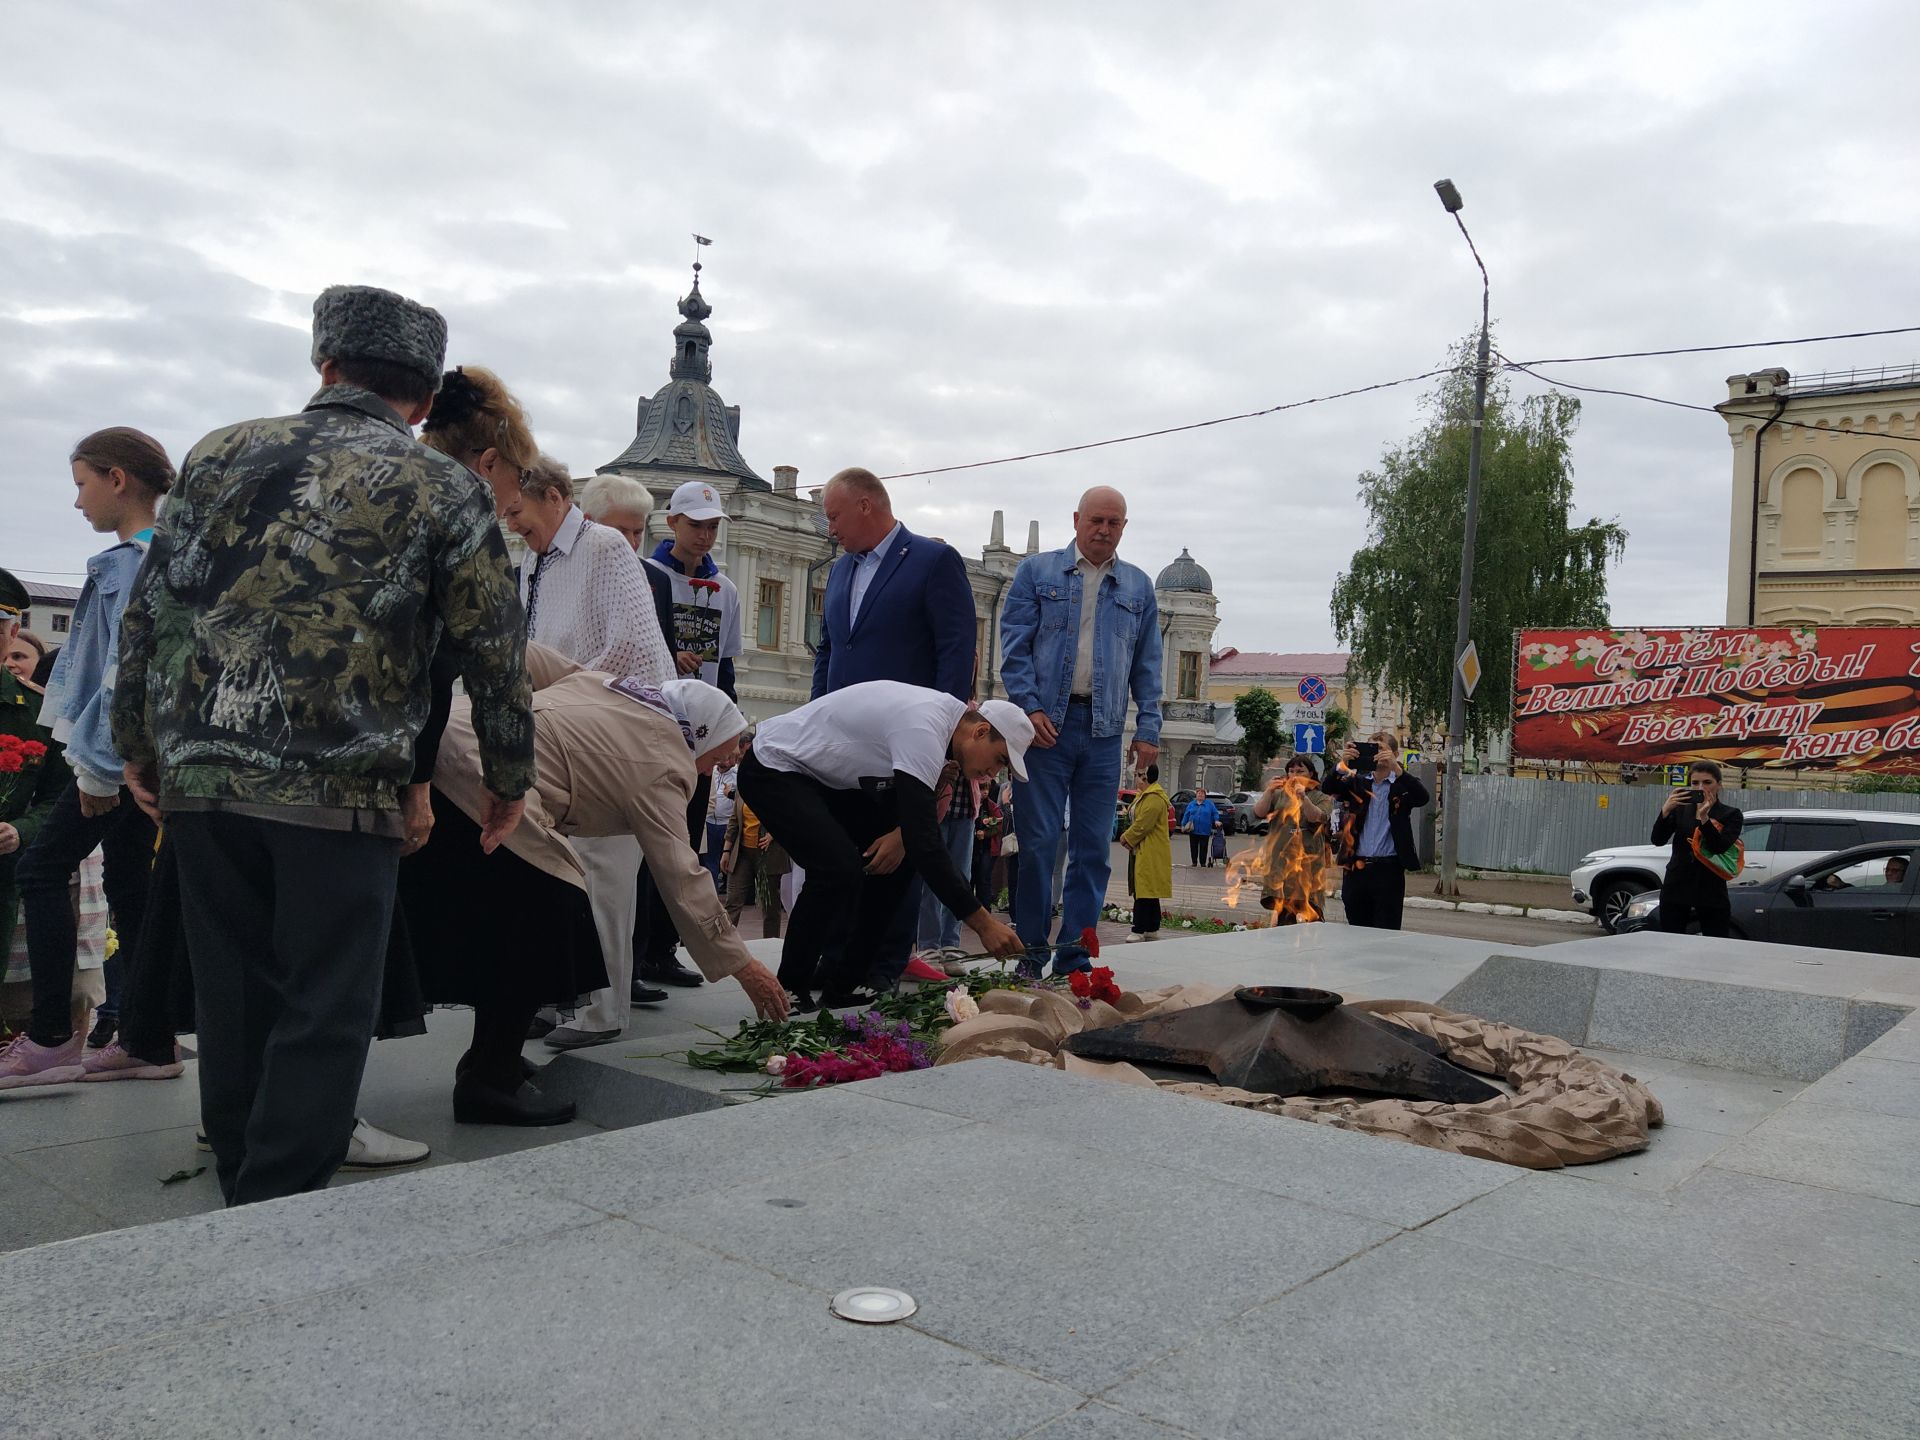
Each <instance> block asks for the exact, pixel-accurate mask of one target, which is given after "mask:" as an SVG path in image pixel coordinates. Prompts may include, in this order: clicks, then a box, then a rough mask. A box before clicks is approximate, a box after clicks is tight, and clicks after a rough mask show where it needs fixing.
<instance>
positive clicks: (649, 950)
mask: <svg viewBox="0 0 1920 1440" xmlns="http://www.w3.org/2000/svg"><path fill="white" fill-rule="evenodd" d="M712 793H713V777H712V776H711V775H702V776H701V777H700V778H699V780H698V782H697V783H696V784H695V785H694V787H693V799H691V800H689V801H688V802H687V843H688V844H690V845H692V846H693V853H694V854H696V855H698V854H699V853H700V845H701V842H702V841H704V840H705V839H706V835H707V800H708V798H709V797H710V796H711V795H712ZM638 884H639V886H640V893H639V895H638V896H637V897H636V898H637V899H638V901H639V903H638V904H637V905H635V906H634V911H633V974H634V978H635V979H636V980H644V979H645V978H646V976H647V973H648V972H649V971H652V972H655V973H658V972H659V971H662V970H668V969H671V968H672V967H673V960H674V956H673V952H674V951H675V950H676V949H678V948H679V946H680V932H679V930H678V929H676V928H675V926H674V923H673V912H671V911H670V910H668V909H667V902H666V899H665V898H664V897H663V896H662V895H661V894H660V887H659V886H657V885H655V884H654V883H653V876H652V875H650V874H648V873H647V867H646V864H645V863H644V862H642V864H641V866H640V879H639V881H638Z"/></svg>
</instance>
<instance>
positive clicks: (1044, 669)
mask: <svg viewBox="0 0 1920 1440" xmlns="http://www.w3.org/2000/svg"><path fill="white" fill-rule="evenodd" d="M1074 553H1075V552H1074V550H1073V548H1072V547H1071V546H1069V547H1068V548H1066V549H1065V550H1050V551H1047V552H1046V553H1044V554H1040V555H1029V556H1028V557H1027V558H1026V559H1025V560H1022V561H1021V562H1020V568H1019V570H1018V571H1016V572H1015V574H1014V577H1013V584H1012V586H1011V587H1010V588H1009V589H1008V591H1007V603H1006V607H1005V608H1004V609H1003V610H1002V611H1001V612H1000V649H1001V654H1002V657H1003V658H1002V659H1001V662H1000V683H1001V684H1002V685H1004V686H1005V687H1006V690H1007V697H1008V698H1009V699H1010V700H1012V701H1013V703H1014V704H1016V705H1018V706H1019V707H1020V708H1021V709H1022V710H1025V711H1027V712H1028V713H1032V712H1033V711H1035V710H1043V711H1045V712H1046V715H1047V718H1048V719H1049V720H1051V721H1053V723H1054V724H1055V725H1056V726H1058V725H1060V724H1063V723H1064V722H1065V720H1066V718H1067V695H1068V691H1069V689H1070V688H1071V687H1072V685H1073V661H1074V647H1075V645H1076V644H1077V642H1078V641H1079V638H1080V601H1081V588H1082V579H1081V575H1080V572H1079V571H1078V570H1077V569H1075V568H1074ZM1096 603H1097V604H1098V605H1099V607H1100V608H1099V609H1098V611H1096V612H1095V614H1094V619H1093V645H1094V655H1093V694H1092V697H1091V698H1092V701H1093V733H1094V735H1095V736H1098V737H1105V736H1109V735H1123V734H1125V733H1126V728H1127V701H1128V699H1129V698H1131V699H1132V700H1133V701H1134V702H1135V703H1137V704H1138V705H1139V707H1140V714H1139V718H1138V720H1137V721H1136V723H1135V727H1134V730H1135V738H1136V739H1138V740H1141V741H1143V742H1144V743H1146V744H1148V745H1158V744H1159V743H1160V605H1159V602H1158V601H1157V600H1155V599H1154V594H1153V582H1152V581H1151V580H1149V579H1147V573H1146V571H1144V570H1142V569H1141V568H1140V567H1139V566H1137V565H1129V564H1128V563H1127V562H1126V561H1124V560H1120V559H1115V561H1114V562H1113V569H1112V571H1111V572H1110V573H1109V574H1108V575H1107V577H1106V579H1105V580H1104V581H1103V582H1102V583H1101V586H1100V595H1099V599H1098V601H1097V602H1096Z"/></svg>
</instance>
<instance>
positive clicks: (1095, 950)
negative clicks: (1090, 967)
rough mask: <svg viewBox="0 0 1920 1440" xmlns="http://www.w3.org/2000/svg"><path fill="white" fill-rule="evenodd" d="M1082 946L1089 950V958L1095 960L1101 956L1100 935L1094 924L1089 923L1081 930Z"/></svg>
mask: <svg viewBox="0 0 1920 1440" xmlns="http://www.w3.org/2000/svg"><path fill="white" fill-rule="evenodd" d="M1080 946H1081V948H1082V949H1083V950H1085V951H1086V952H1087V955H1088V957H1089V958H1091V959H1094V960H1098V959H1099V958H1100V935H1099V932H1098V931H1096V930H1095V929H1094V928H1093V926H1091V925H1089V926H1088V927H1087V928H1086V929H1084V930H1082V931H1081V932H1080Z"/></svg>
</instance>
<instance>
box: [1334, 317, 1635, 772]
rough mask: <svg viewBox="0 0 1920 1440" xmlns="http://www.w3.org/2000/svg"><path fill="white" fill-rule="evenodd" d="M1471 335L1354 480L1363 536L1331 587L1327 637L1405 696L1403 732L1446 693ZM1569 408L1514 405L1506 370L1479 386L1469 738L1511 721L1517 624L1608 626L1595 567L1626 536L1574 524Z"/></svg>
mask: <svg viewBox="0 0 1920 1440" xmlns="http://www.w3.org/2000/svg"><path fill="white" fill-rule="evenodd" d="M1477 338H1478V337H1477V336H1470V337H1468V338H1467V339H1466V340H1464V341H1462V342H1461V343H1460V344H1459V345H1457V346H1456V347H1455V348H1454V351H1453V355H1452V360H1453V369H1452V371H1451V372H1450V373H1449V374H1448V375H1447V376H1446V377H1445V378H1444V379H1442V380H1441V382H1440V384H1439V386H1438V387H1437V388H1436V389H1435V390H1434V391H1433V392H1432V393H1431V394H1429V395H1428V396H1427V397H1426V401H1425V406H1424V408H1425V409H1426V411H1427V412H1428V418H1427V420H1426V423H1425V424H1424V425H1422V426H1421V428H1420V429H1419V430H1417V431H1416V432H1415V433H1414V434H1413V435H1412V436H1410V437H1409V438H1408V439H1407V440H1406V441H1405V442H1403V443H1402V444H1400V445H1398V446H1395V447H1394V448H1392V449H1390V450H1388V451H1387V452H1386V454H1385V455H1384V456H1382V457H1381V462H1380V468H1379V469H1378V470H1371V471H1368V472H1367V473H1366V474H1364V475H1362V476H1361V477H1360V482H1359V483H1360V498H1361V500H1362V501H1363V502H1364V503H1365V505H1366V507H1367V517H1368V524H1367V535H1368V539H1367V544H1366V545H1364V546H1362V547H1361V548H1360V549H1359V550H1357V551H1355V552H1354V556H1353V559H1352V561H1351V563H1350V564H1349V566H1348V569H1347V571H1346V573H1345V574H1343V575H1341V576H1340V578H1339V579H1338V580H1337V581H1336V582H1335V584H1334V587H1333V607H1332V608H1333V625H1334V633H1335V634H1336V635H1337V636H1339V638H1340V640H1341V642H1342V643H1343V644H1345V645H1346V646H1347V647H1348V648H1349V650H1350V651H1351V652H1352V655H1353V662H1352V663H1353V666H1354V669H1355V673H1356V675H1357V676H1358V678H1360V679H1361V680H1363V681H1364V682H1365V683H1367V684H1369V685H1371V686H1373V687H1374V689H1375V690H1376V691H1377V692H1380V693H1383V694H1386V695H1391V696H1394V697H1395V698H1399V699H1404V700H1405V701H1406V702H1407V708H1408V711H1409V714H1408V722H1409V728H1410V729H1411V730H1412V731H1413V732H1414V733H1415V734H1419V733H1420V732H1422V731H1425V730H1433V729H1441V730H1444V729H1445V727H1446V722H1447V708H1448V702H1449V699H1450V698H1451V691H1452V684H1453V675H1452V666H1453V645H1454V626H1455V622H1456V613H1455V612H1456V609H1457V607H1458V603H1459V596H1460V539H1461V535H1462V533H1463V531H1464V529H1465V524H1466V494H1467V451H1468V446H1469V440H1470V431H1471V428H1472V427H1471V425H1470V424H1469V421H1470V419H1471V416H1472V411H1473V364H1474V351H1475V349H1476V345H1477ZM1579 416H1580V402H1579V401H1578V400H1576V399H1574V398H1572V397H1571V396H1568V395H1563V394H1561V393H1560V392H1559V391H1557V390H1550V391H1548V392H1547V393H1546V394H1544V395H1533V396H1529V397H1527V398H1526V399H1524V400H1519V401H1515V400H1514V399H1513V398H1512V397H1511V395H1510V394H1509V388H1508V384H1507V381H1506V378H1505V377H1504V376H1502V375H1498V374H1496V375H1495V376H1494V377H1493V378H1492V380H1491V381H1490V383H1489V384H1488V387H1487V417H1486V431H1485V440H1484V443H1483V447H1482V452H1481V463H1480V518H1479V527H1478V530H1477V532H1476V536H1475V544H1474V572H1473V574H1474V580H1473V611H1472V620H1471V630H1470V633H1471V634H1472V636H1473V638H1474V640H1475V641H1476V642H1478V645H1479V649H1480V663H1481V664H1482V665H1483V666H1484V667H1485V673H1484V674H1483V675H1482V676H1481V679H1480V684H1479V688H1478V689H1477V690H1476V691H1475V697H1474V699H1473V701H1472V702H1471V703H1469V705H1468V707H1467V729H1468V732H1469V734H1470V736H1471V738H1472V739H1473V741H1474V743H1475V744H1476V745H1480V746H1484V745H1485V744H1486V743H1487V741H1488V740H1489V739H1490V738H1492V737H1493V736H1494V735H1496V734H1499V733H1501V732H1503V731H1505V729H1506V728H1507V725H1508V723H1509V716H1510V711H1511V701H1512V694H1513V689H1512V687H1513V653H1512V652H1513V644H1512V635H1513V632H1514V631H1515V630H1516V629H1518V628H1520V627H1521V626H1579V625H1604V624H1606V622H1607V565H1608V563H1609V562H1610V561H1617V560H1619V559H1620V557H1621V555H1622V554H1623V553H1624V552H1625V549H1626V543H1627V532H1626V531H1625V529H1623V528H1622V527H1621V526H1620V524H1619V523H1618V522H1617V521H1611V520H1610V521H1601V520H1588V521H1586V522H1585V523H1584V524H1581V525H1578V526H1576V525H1574V524H1573V523H1572V508H1573V459H1572V438H1573V431H1574V427H1575V425H1576V424H1577V423H1578V421H1579Z"/></svg>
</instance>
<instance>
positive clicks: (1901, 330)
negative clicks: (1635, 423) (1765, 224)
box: [1506, 325, 1920, 399]
mask: <svg viewBox="0 0 1920 1440" xmlns="http://www.w3.org/2000/svg"><path fill="white" fill-rule="evenodd" d="M1915 334H1920V325H1898V326H1895V327H1894V328H1893V329H1891V330H1849V331H1845V332H1843V333H1841V334H1838V335H1801V336H1799V337H1797V338H1795V339H1792V340H1744V341H1741V342H1740V343H1739V344H1736V345H1681V346H1677V347H1675V348H1674V349H1672V350H1621V351H1617V352H1615V353H1614V354H1612V355H1561V356H1556V357H1555V358H1554V359H1551V360H1527V361H1517V360H1509V361H1507V362H1506V363H1507V364H1509V365H1511V366H1513V367H1514V368H1515V369H1524V368H1525V367H1526V366H1528V365H1586V364H1589V363H1591V362H1593V361H1596V360H1650V359H1653V358H1655V357H1657V356H1661V355H1711V354H1714V353H1715V352H1717V351H1721V350H1766V349H1771V348H1774V347H1776V346H1780V345H1818V344H1822V343H1824V342H1825V341H1828V340H1871V339H1873V338H1875V337H1876V336H1880V335H1915ZM1622 393H1630V392H1622ZM1641 398H1643V399H1645V398H1647V397H1645V396H1643V397H1641Z"/></svg>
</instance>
